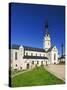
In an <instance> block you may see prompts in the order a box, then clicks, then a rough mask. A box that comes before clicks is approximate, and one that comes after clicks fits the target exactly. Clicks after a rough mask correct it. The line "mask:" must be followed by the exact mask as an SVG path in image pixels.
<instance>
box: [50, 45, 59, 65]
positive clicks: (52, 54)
mask: <svg viewBox="0 0 67 90" xmlns="http://www.w3.org/2000/svg"><path fill="white" fill-rule="evenodd" d="M54 54H55V58H54ZM57 63H58V50H57V48H56V46H54V47H53V49H52V50H51V64H57Z"/></svg>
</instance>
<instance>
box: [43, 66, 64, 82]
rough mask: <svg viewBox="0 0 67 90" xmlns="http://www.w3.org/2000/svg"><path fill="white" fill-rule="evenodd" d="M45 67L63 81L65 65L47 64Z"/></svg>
mask: <svg viewBox="0 0 67 90" xmlns="http://www.w3.org/2000/svg"><path fill="white" fill-rule="evenodd" d="M45 68H46V69H47V70H48V71H49V72H50V73H52V74H54V75H55V76H57V77H58V78H60V79H62V80H64V81H65V65H48V66H45Z"/></svg>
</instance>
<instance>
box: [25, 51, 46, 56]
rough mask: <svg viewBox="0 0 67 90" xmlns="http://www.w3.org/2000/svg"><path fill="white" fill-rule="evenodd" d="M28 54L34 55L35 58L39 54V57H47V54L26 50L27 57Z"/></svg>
mask: <svg viewBox="0 0 67 90" xmlns="http://www.w3.org/2000/svg"><path fill="white" fill-rule="evenodd" d="M26 53H28V55H29V56H31V53H33V56H36V54H37V56H43V57H44V56H45V57H46V53H45V52H37V51H27V50H25V55H26Z"/></svg>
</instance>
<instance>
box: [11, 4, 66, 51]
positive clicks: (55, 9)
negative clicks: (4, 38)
mask: <svg viewBox="0 0 67 90" xmlns="http://www.w3.org/2000/svg"><path fill="white" fill-rule="evenodd" d="M46 20H48V32H49V33H50V37H51V44H52V45H56V46H57V48H58V50H59V53H61V44H62V43H63V44H64V45H65V7H64V6H53V5H52V6H50V5H38V4H37V5H36V4H22V3H12V4H11V44H20V45H26V46H31V47H37V48H42V47H43V37H44V33H45V27H44V26H45V22H46Z"/></svg>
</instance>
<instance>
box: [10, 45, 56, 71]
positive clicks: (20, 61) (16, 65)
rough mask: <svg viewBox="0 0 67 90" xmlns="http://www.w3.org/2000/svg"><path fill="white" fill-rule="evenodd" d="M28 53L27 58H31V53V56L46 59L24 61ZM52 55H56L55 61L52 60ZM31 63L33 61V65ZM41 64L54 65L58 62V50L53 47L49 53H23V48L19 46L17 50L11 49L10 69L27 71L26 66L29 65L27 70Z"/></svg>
mask: <svg viewBox="0 0 67 90" xmlns="http://www.w3.org/2000/svg"><path fill="white" fill-rule="evenodd" d="M15 53H17V59H15ZM26 53H28V55H29V56H31V53H33V56H36V53H37V56H42V57H44V56H45V57H48V60H47V59H24V58H23V57H24V55H26ZM54 54H56V60H54ZM32 61H34V64H32ZM42 62H43V65H46V63H47V64H54V63H56V64H57V62H58V50H57V48H56V47H54V48H53V49H52V50H51V51H50V52H48V53H45V52H37V51H27V50H26V51H24V48H23V46H20V47H19V49H18V50H16V49H11V67H12V69H19V70H20V69H27V65H28V64H29V69H31V68H33V67H35V66H40V65H41V64H42Z"/></svg>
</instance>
